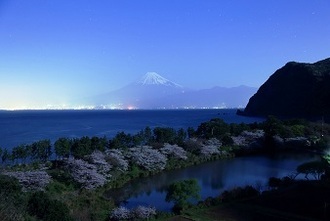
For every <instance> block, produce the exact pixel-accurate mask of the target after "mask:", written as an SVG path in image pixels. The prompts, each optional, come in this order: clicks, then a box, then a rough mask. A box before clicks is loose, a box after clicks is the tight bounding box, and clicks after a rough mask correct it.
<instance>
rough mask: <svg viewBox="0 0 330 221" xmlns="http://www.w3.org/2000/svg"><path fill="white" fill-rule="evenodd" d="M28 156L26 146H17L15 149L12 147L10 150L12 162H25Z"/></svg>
mask: <svg viewBox="0 0 330 221" xmlns="http://www.w3.org/2000/svg"><path fill="white" fill-rule="evenodd" d="M28 156H29V150H28V146H26V145H19V146H17V147H14V148H13V150H12V158H13V160H19V159H21V160H22V161H23V162H25V160H26V158H27V157H28Z"/></svg>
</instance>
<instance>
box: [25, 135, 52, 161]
mask: <svg viewBox="0 0 330 221" xmlns="http://www.w3.org/2000/svg"><path fill="white" fill-rule="evenodd" d="M29 148H30V151H31V156H32V158H33V159H35V160H37V161H42V162H46V161H47V160H48V159H49V157H50V156H51V154H52V151H51V143H50V140H40V141H37V142H34V143H32V144H31V145H30V147H29Z"/></svg>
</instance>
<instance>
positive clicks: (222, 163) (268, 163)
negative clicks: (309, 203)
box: [106, 153, 319, 211]
mask: <svg viewBox="0 0 330 221" xmlns="http://www.w3.org/2000/svg"><path fill="white" fill-rule="evenodd" d="M318 158H319V156H316V155H313V154H306V153H304V154H301V153H300V154H297V153H285V154H277V155H260V156H245V157H237V158H233V159H226V160H218V161H214V162H207V163H204V164H201V165H197V166H192V167H189V168H184V169H180V170H175V171H167V172H163V173H160V174H157V175H155V176H152V177H148V178H141V179H137V180H134V181H133V182H131V183H128V184H126V185H125V186H124V187H122V188H120V189H116V190H111V191H108V192H107V193H106V196H107V197H111V198H113V199H115V200H116V201H117V202H121V203H122V204H123V205H125V206H126V207H128V208H131V207H135V206H137V205H145V206H155V207H156V208H157V209H159V210H164V211H169V210H170V209H171V208H172V206H173V204H171V203H167V202H165V195H166V188H167V187H168V186H169V185H170V184H171V183H172V182H174V181H178V180H183V179H190V178H194V179H197V180H198V183H199V185H200V187H201V192H200V193H201V197H202V199H205V198H207V197H209V196H213V197H214V196H218V195H219V194H220V193H221V192H223V191H224V190H228V189H231V188H234V187H238V186H245V185H253V186H255V187H258V188H263V189H264V188H267V181H268V178H269V177H284V176H287V175H291V174H293V173H294V172H295V169H296V167H297V166H298V165H299V164H301V163H304V162H308V161H311V160H316V159H318ZM297 178H303V177H302V176H300V177H297Z"/></svg>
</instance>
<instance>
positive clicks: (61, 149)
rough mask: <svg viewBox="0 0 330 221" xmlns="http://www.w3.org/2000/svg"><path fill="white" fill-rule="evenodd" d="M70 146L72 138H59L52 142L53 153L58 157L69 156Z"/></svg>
mask: <svg viewBox="0 0 330 221" xmlns="http://www.w3.org/2000/svg"><path fill="white" fill-rule="evenodd" d="M71 146H72V140H71V139H69V138H64V137H62V138H59V139H58V140H56V141H55V143H54V149H55V153H56V155H57V156H59V157H69V156H70V149H71Z"/></svg>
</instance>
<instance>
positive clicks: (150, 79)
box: [137, 72, 182, 87]
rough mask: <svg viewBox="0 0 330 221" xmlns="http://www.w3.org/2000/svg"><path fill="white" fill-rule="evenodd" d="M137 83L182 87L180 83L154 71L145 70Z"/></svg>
mask: <svg viewBox="0 0 330 221" xmlns="http://www.w3.org/2000/svg"><path fill="white" fill-rule="evenodd" d="M137 83H138V84H142V85H165V86H170V87H182V86H181V85H179V84H177V83H174V82H172V81H170V80H168V79H166V78H164V77H162V76H160V75H159V74H157V73H156V72H147V73H146V74H145V75H144V76H142V78H141V79H140V80H139V81H138V82H137Z"/></svg>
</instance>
